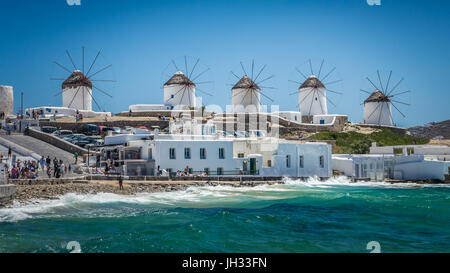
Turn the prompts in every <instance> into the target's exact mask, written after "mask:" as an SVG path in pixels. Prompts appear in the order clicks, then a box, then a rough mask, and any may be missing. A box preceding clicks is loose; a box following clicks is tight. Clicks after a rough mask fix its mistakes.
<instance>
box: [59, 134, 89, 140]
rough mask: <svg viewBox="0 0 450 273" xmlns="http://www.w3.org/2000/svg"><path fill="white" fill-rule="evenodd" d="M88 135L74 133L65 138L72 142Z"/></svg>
mask: <svg viewBox="0 0 450 273" xmlns="http://www.w3.org/2000/svg"><path fill="white" fill-rule="evenodd" d="M84 137H87V136H86V135H85V134H72V135H70V136H66V137H64V138H63V139H64V140H66V141H69V142H72V141H73V140H74V139H81V138H84Z"/></svg>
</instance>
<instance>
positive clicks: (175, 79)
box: [164, 71, 195, 86]
mask: <svg viewBox="0 0 450 273" xmlns="http://www.w3.org/2000/svg"><path fill="white" fill-rule="evenodd" d="M176 84H180V85H190V86H195V83H193V82H192V81H191V80H190V79H189V78H188V77H186V76H185V75H184V74H183V72H181V71H178V72H177V73H175V74H174V75H173V76H172V78H170V79H169V80H168V81H167V82H166V83H165V84H164V86H169V85H176Z"/></svg>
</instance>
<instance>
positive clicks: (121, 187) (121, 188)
mask: <svg viewBox="0 0 450 273" xmlns="http://www.w3.org/2000/svg"><path fill="white" fill-rule="evenodd" d="M119 189H120V190H121V191H123V178H122V175H120V176H119Z"/></svg>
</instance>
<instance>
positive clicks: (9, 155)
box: [8, 146, 12, 158]
mask: <svg viewBox="0 0 450 273" xmlns="http://www.w3.org/2000/svg"><path fill="white" fill-rule="evenodd" d="M11 155H12V149H11V146H9V147H8V158H11Z"/></svg>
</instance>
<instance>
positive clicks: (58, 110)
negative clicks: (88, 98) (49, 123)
mask: <svg viewBox="0 0 450 273" xmlns="http://www.w3.org/2000/svg"><path fill="white" fill-rule="evenodd" d="M33 112H34V113H39V117H40V118H50V119H51V118H53V117H56V118H63V117H75V116H76V114H77V112H78V113H80V114H82V115H83V118H105V117H111V112H94V111H90V110H77V109H75V108H67V107H56V106H41V107H34V108H27V109H26V110H25V115H26V116H27V117H32V116H33Z"/></svg>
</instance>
